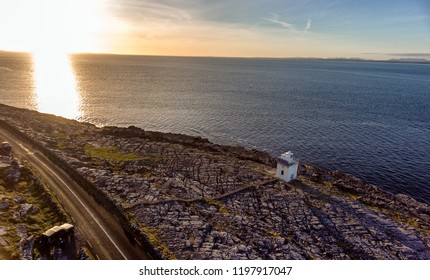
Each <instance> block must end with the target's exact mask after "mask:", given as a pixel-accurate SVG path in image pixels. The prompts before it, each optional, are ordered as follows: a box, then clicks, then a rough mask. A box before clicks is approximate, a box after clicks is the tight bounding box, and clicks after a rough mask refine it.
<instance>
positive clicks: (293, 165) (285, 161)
mask: <svg viewBox="0 0 430 280" xmlns="http://www.w3.org/2000/svg"><path fill="white" fill-rule="evenodd" d="M276 161H277V162H278V166H277V168H276V177H277V178H279V179H281V180H283V181H285V182H289V181H291V180H294V179H296V178H297V169H298V167H299V163H298V162H297V161H296V160H295V159H294V157H293V153H292V152H290V151H288V152H285V153H283V154H282V155H280V156H279V157H278V158H277V159H276Z"/></svg>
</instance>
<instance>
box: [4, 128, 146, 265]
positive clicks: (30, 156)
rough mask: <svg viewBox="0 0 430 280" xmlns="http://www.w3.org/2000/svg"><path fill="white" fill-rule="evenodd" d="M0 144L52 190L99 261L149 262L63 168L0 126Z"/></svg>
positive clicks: (116, 223) (110, 215)
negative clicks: (4, 143)
mask: <svg viewBox="0 0 430 280" xmlns="http://www.w3.org/2000/svg"><path fill="white" fill-rule="evenodd" d="M0 140H1V141H0V142H2V141H7V142H9V143H10V144H11V146H12V148H13V152H14V154H15V155H16V156H17V157H19V158H21V159H25V160H27V161H28V162H29V164H30V166H31V168H32V169H33V170H34V171H35V172H36V174H37V175H38V176H39V177H40V178H41V179H42V181H43V182H44V183H45V184H46V185H47V186H48V187H49V188H50V189H51V191H52V192H53V193H54V195H55V196H56V197H57V199H58V200H59V201H60V203H61V204H62V205H63V207H64V208H65V210H66V211H67V212H68V213H69V215H70V216H71V218H72V219H73V221H74V224H75V226H76V227H77V229H78V230H80V231H81V232H82V235H83V236H84V237H85V238H86V240H87V242H88V245H89V247H90V249H91V252H92V253H93V254H94V255H95V257H96V258H99V259H102V260H124V259H125V260H127V259H151V257H150V256H149V255H148V254H146V253H145V252H144V250H143V249H142V248H141V247H140V246H139V244H138V243H137V242H134V244H132V243H131V242H130V241H129V239H128V238H127V236H126V235H125V233H124V231H123V229H122V227H121V225H120V223H119V222H118V221H117V220H116V219H115V217H114V216H113V215H112V214H111V213H109V212H108V211H107V210H106V209H105V208H103V207H102V206H100V205H98V204H97V203H96V202H95V200H94V199H93V198H92V197H91V196H90V195H89V194H88V193H87V192H85V191H84V190H83V189H82V188H81V187H80V186H79V185H78V184H77V183H76V182H75V181H74V180H73V178H70V177H69V176H68V175H67V174H66V173H65V172H64V171H63V170H62V169H60V168H58V167H57V166H56V165H55V164H54V163H52V162H51V161H50V160H49V159H47V158H46V157H45V156H44V155H42V154H41V153H40V152H38V151H35V150H34V149H33V148H32V147H30V146H29V145H27V144H24V143H22V141H20V140H19V139H17V138H16V137H15V136H14V135H12V134H11V133H9V132H8V131H6V130H4V129H3V128H2V127H0Z"/></svg>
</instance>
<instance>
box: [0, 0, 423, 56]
mask: <svg viewBox="0 0 430 280" xmlns="http://www.w3.org/2000/svg"><path fill="white" fill-rule="evenodd" d="M0 49H2V50H9V51H29V52H37V51H40V50H45V51H46V50H48V49H49V50H50V51H57V52H101V53H118V54H143V55H178V56H223V57H321V58H339V57H345V58H366V59H390V58H419V59H430V1H428V0H408V1H405V0H401V1H399V0H360V1H357V0H354V1H352V0H266V1H262V0H261V1H260V0H218V1H209V0H194V1H191V0H175V1H172V0H0Z"/></svg>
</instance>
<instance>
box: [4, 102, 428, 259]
mask: <svg viewBox="0 0 430 280" xmlns="http://www.w3.org/2000/svg"><path fill="white" fill-rule="evenodd" d="M2 112H5V111H2ZM26 112H27V113H25V114H23V113H22V111H20V110H18V109H10V110H9V111H8V113H7V114H5V113H3V118H4V119H6V120H7V121H8V122H9V123H10V124H11V125H12V126H13V127H16V128H18V129H19V131H20V132H22V133H25V134H26V135H27V136H29V137H31V138H32V139H35V141H37V143H38V144H39V145H40V146H41V147H43V148H44V149H47V150H49V151H50V152H51V153H53V154H55V157H56V158H57V159H56V160H58V161H59V162H61V165H62V166H63V167H64V168H67V169H68V170H72V171H70V172H76V173H74V174H75V175H76V176H77V177H82V178H84V180H85V182H84V183H85V184H89V185H86V187H88V188H91V190H92V192H93V194H94V195H95V196H97V197H99V198H100V200H101V201H106V200H109V201H110V204H106V205H110V206H109V207H111V208H112V209H114V211H118V212H119V213H120V214H121V215H122V217H127V218H128V221H127V228H128V230H129V231H130V233H132V234H134V235H135V236H139V237H140V240H144V241H145V242H146V243H150V244H152V245H153V246H154V247H155V248H154V251H155V252H156V254H160V255H162V256H163V257H165V258H180V259H430V206H428V205H426V204H423V203H419V202H417V201H416V200H414V199H412V198H410V197H408V196H406V195H402V194H392V193H388V192H385V191H383V190H381V189H379V188H378V187H376V186H373V185H369V184H366V183H365V182H364V181H362V180H360V179H358V178H355V177H352V176H350V175H347V174H344V173H342V172H339V171H327V170H323V169H319V168H316V167H313V166H309V165H301V166H300V168H299V178H298V180H296V181H293V182H292V183H289V184H285V183H283V182H280V181H278V180H274V171H275V170H274V167H273V166H274V159H273V158H271V157H270V156H269V155H268V154H266V153H262V152H259V151H250V150H246V149H244V148H237V147H225V146H219V145H214V144H211V143H210V142H209V141H207V140H206V139H202V138H198V137H191V136H186V135H178V134H163V133H159V132H148V131H144V130H142V129H139V128H136V127H130V128H117V127H107V128H96V127H95V126H92V125H90V124H82V123H78V122H75V121H70V120H66V119H63V118H58V117H53V116H47V115H43V114H38V113H36V112H30V111H26ZM0 116H1V114H0ZM93 188H94V190H93Z"/></svg>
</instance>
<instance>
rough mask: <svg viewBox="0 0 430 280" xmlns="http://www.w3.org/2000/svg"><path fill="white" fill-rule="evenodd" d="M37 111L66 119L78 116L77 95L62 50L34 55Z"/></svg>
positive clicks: (78, 98) (73, 79)
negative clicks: (60, 51)
mask: <svg viewBox="0 0 430 280" xmlns="http://www.w3.org/2000/svg"><path fill="white" fill-rule="evenodd" d="M33 63H34V80H35V83H36V98H35V99H36V100H35V101H36V104H37V107H38V108H37V110H38V111H40V112H44V113H50V114H54V115H58V116H63V117H66V118H78V117H79V116H80V111H79V107H80V95H79V93H78V91H77V90H76V80H75V76H74V73H73V70H72V67H71V64H70V60H69V57H68V55H67V54H65V53H52V52H46V53H45V52H37V53H34V54H33Z"/></svg>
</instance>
